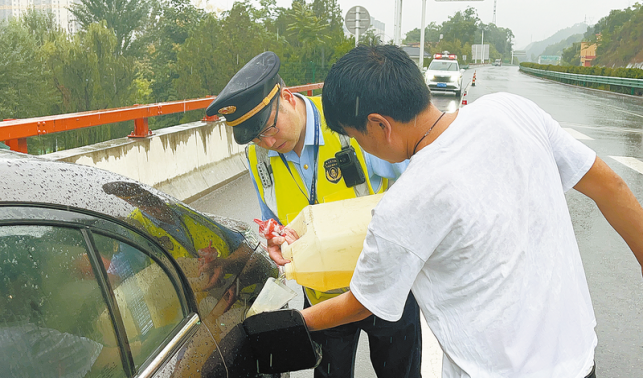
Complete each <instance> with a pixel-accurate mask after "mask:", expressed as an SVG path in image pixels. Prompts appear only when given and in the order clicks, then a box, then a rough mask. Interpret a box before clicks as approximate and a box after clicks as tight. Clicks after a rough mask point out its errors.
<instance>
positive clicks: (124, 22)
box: [69, 0, 150, 55]
mask: <svg viewBox="0 0 643 378" xmlns="http://www.w3.org/2000/svg"><path fill="white" fill-rule="evenodd" d="M69 11H70V12H71V13H72V14H73V15H74V17H75V18H76V20H77V21H78V22H79V23H80V25H81V26H82V28H83V29H85V30H87V29H88V28H89V26H90V25H92V24H94V23H99V22H101V21H105V22H106V23H107V27H108V28H110V29H113V30H114V34H115V36H116V45H115V46H116V48H115V50H114V53H115V54H117V55H120V54H123V53H125V52H127V51H128V48H129V47H130V45H131V43H132V41H133V39H134V37H135V32H136V31H137V30H140V29H141V28H142V26H143V25H144V23H145V21H146V20H147V18H148V15H149V11H150V3H149V1H148V0H79V2H78V3H75V4H73V5H72V6H71V7H70V8H69Z"/></svg>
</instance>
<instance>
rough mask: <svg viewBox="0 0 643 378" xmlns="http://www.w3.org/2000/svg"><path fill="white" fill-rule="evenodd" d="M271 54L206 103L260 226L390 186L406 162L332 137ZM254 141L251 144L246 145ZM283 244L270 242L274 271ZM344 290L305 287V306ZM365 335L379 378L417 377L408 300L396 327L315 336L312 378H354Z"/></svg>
mask: <svg viewBox="0 0 643 378" xmlns="http://www.w3.org/2000/svg"><path fill="white" fill-rule="evenodd" d="M279 66H280V62H279V58H278V57H277V55H276V54H274V53H273V52H270V51H268V52H265V53H262V54H260V55H258V56H256V57H254V58H253V59H252V60H251V61H250V62H248V64H246V65H245V66H244V67H243V68H242V69H241V70H239V72H238V73H237V74H236V75H235V76H234V77H233V78H232V79H231V80H230V82H229V83H228V85H227V86H226V87H225V88H224V89H223V91H221V93H220V94H219V96H218V97H217V98H216V99H215V100H214V101H213V102H212V104H210V106H209V107H208V109H207V111H206V113H207V115H208V116H212V115H215V114H217V113H218V114H221V115H223V116H224V117H225V119H226V123H227V124H228V126H231V127H232V128H233V132H234V138H235V140H236V141H237V143H239V144H248V143H250V145H249V146H248V148H247V150H246V153H247V158H248V162H249V170H250V174H251V177H252V181H253V183H254V185H255V189H256V190H257V195H258V198H259V204H260V206H261V212H262V217H263V219H264V220H266V219H269V218H273V219H275V220H278V221H279V222H280V223H281V224H284V225H287V224H288V222H289V221H291V220H292V219H294V217H295V216H296V215H297V214H298V213H299V212H300V211H301V210H302V209H303V208H304V207H306V206H307V205H309V204H315V203H322V202H331V201H336V200H341V199H348V198H355V197H356V196H362V195H369V194H374V193H380V192H382V191H384V190H385V189H386V188H387V186H388V179H395V178H397V177H399V175H400V174H401V172H402V171H403V169H404V168H405V167H406V165H407V163H406V162H405V163H402V164H397V165H395V164H390V163H387V162H385V161H383V160H380V159H378V158H375V157H374V156H372V155H369V154H367V153H365V152H363V151H362V150H361V148H360V146H359V145H358V144H357V143H356V142H355V141H354V140H351V139H349V138H347V137H344V136H339V135H337V134H334V133H332V132H331V131H330V130H329V129H328V128H327V127H326V123H325V120H324V115H323V112H322V106H321V98H320V97H304V96H301V95H299V94H296V93H292V92H291V91H290V90H288V89H287V88H284V82H283V80H282V79H281V77H280V76H279V75H278V72H279ZM251 142H252V143H251ZM282 242H283V238H276V239H274V240H272V241H269V242H268V250H269V254H270V257H271V258H272V259H273V260H274V261H275V262H276V263H277V264H278V265H283V264H285V263H287V262H288V260H285V259H284V258H283V256H282V255H281V250H280V243H282ZM347 290H348V288H344V289H340V290H335V291H333V292H318V291H315V290H312V289H310V288H304V293H305V300H304V307H309V306H310V305H314V304H316V303H319V302H322V301H324V300H325V299H328V298H332V297H335V296H337V295H339V294H341V293H343V292H345V291H347ZM361 330H364V331H365V332H366V333H367V334H368V336H369V345H370V353H371V361H372V363H373V368H374V370H375V372H376V373H377V375H378V376H379V377H420V361H421V330H420V323H419V309H418V305H417V302H416V301H415V298H414V297H413V295H412V294H410V295H409V296H408V298H407V300H406V305H405V309H404V315H403V316H402V318H401V319H400V320H399V321H397V322H387V321H384V320H382V319H380V318H377V317H374V316H371V317H368V318H366V319H364V320H362V321H360V322H356V323H351V324H346V325H343V326H340V327H336V328H333V329H330V330H326V331H320V332H314V333H313V334H312V337H313V339H314V340H315V341H316V342H318V343H319V344H320V345H321V346H322V361H321V363H320V365H319V366H318V367H317V368H316V369H315V377H351V376H352V375H353V369H354V359H355V351H356V349H357V341H358V339H359V334H360V331H361Z"/></svg>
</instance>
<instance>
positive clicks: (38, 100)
mask: <svg viewBox="0 0 643 378" xmlns="http://www.w3.org/2000/svg"><path fill="white" fill-rule="evenodd" d="M0 51H2V54H0V119H8V118H29V117H35V116H42V115H47V114H49V112H50V111H51V109H52V107H53V106H55V104H56V102H57V101H58V99H57V97H56V93H55V91H54V89H53V88H52V87H51V72H50V71H48V70H47V67H46V65H45V64H44V63H43V61H42V59H41V56H40V53H39V42H38V39H37V38H36V37H35V36H34V35H32V34H30V33H29V31H28V30H27V29H26V28H24V27H23V26H22V25H21V24H20V22H19V21H17V20H10V21H9V22H5V23H0Z"/></svg>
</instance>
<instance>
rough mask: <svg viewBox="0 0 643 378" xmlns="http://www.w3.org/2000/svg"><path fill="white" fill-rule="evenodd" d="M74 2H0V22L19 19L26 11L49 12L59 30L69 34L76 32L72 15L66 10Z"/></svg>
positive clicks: (51, 0)
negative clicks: (61, 29) (52, 15)
mask: <svg viewBox="0 0 643 378" xmlns="http://www.w3.org/2000/svg"><path fill="white" fill-rule="evenodd" d="M73 3H74V0H0V21H2V20H9V19H10V18H19V17H20V16H21V15H22V14H23V13H24V12H26V11H27V10H28V9H31V8H33V9H35V10H39V11H45V12H51V13H53V14H54V19H55V20H56V22H57V23H58V25H60V27H61V28H63V29H65V30H67V32H69V33H75V32H76V30H78V27H77V25H76V23H75V22H74V21H73V15H72V14H71V12H69V10H67V9H68V8H69V7H70V6H71V5H72V4H73Z"/></svg>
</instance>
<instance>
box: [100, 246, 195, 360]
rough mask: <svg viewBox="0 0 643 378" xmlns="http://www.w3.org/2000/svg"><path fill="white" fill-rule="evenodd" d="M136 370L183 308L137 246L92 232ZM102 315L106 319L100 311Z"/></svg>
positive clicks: (180, 317)
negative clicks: (123, 326) (110, 285)
mask: <svg viewBox="0 0 643 378" xmlns="http://www.w3.org/2000/svg"><path fill="white" fill-rule="evenodd" d="M94 242H95V244H96V248H97V249H98V251H99V252H100V254H101V257H102V258H103V262H104V263H105V268H106V269H107V274H108V278H109V280H110V282H111V283H112V288H113V290H114V296H115V297H116V303H117V304H118V307H119V310H120V313H121V317H122V319H123V324H124V325H125V331H126V334H127V338H128V341H129V345H130V349H131V351H132V357H133V359H134V364H135V366H136V368H137V369H139V368H140V367H141V365H142V364H143V363H144V362H145V361H146V360H147V359H148V358H149V357H150V356H151V355H152V354H153V353H154V351H155V350H156V349H157V348H158V347H159V346H160V345H161V344H162V343H163V341H164V340H165V339H166V338H167V337H168V336H169V335H170V334H171V333H172V331H173V330H174V328H175V327H176V326H177V325H178V324H179V323H180V322H181V321H182V320H183V318H184V316H183V315H184V313H185V311H183V310H184V309H183V308H182V306H181V302H180V300H179V296H178V294H177V292H176V288H175V286H174V285H173V283H172V281H171V280H170V279H169V277H168V276H167V274H166V273H165V271H164V270H163V269H162V268H161V266H159V265H158V264H157V263H156V262H154V261H153V260H152V259H151V258H150V257H149V256H148V255H147V254H145V253H143V252H142V251H141V250H139V249H138V248H136V247H134V246H132V245H130V244H128V243H125V242H123V241H120V240H116V239H113V238H111V237H108V236H103V235H98V234H94ZM101 316H102V317H105V318H108V316H109V314H108V313H107V312H104V313H103V314H102V315H101Z"/></svg>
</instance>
